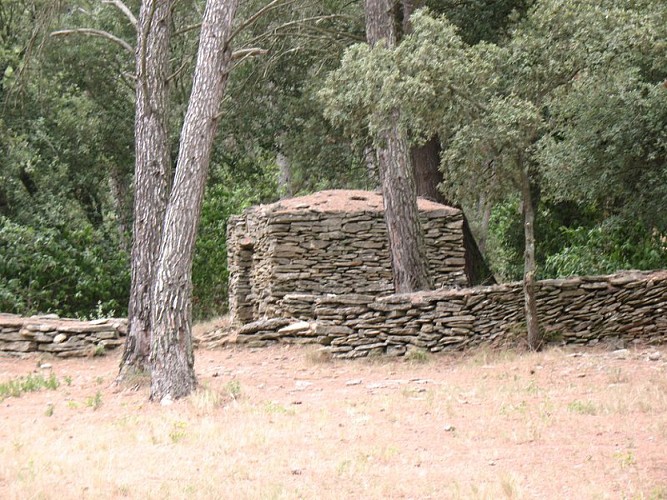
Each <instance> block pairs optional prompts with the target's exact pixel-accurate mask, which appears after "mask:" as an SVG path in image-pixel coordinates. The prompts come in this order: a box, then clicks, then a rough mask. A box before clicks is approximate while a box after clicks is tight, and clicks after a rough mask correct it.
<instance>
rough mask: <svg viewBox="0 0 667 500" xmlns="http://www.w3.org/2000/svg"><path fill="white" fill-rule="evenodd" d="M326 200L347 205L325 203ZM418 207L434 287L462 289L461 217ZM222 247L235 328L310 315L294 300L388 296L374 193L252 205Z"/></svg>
mask: <svg viewBox="0 0 667 500" xmlns="http://www.w3.org/2000/svg"><path fill="white" fill-rule="evenodd" d="M341 193H342V194H341ZM328 197H330V199H335V200H336V201H337V203H340V200H341V199H342V200H343V202H344V203H343V205H342V206H340V205H335V206H334V205H332V204H328V203H327V200H328V199H329V198H328ZM310 200H319V202H318V201H310ZM419 208H420V221H421V225H422V228H423V231H424V237H425V244H426V250H427V260H428V264H429V270H430V275H431V278H432V279H433V281H434V283H435V286H437V287H460V286H467V284H468V281H467V278H466V275H465V269H464V268H465V254H464V247H463V214H462V213H461V211H460V210H458V209H455V208H451V207H446V206H444V205H439V204H436V203H431V202H427V201H426V200H421V201H420V204H419ZM227 242H228V251H229V273H230V283H229V290H230V311H231V314H232V321H233V322H234V323H235V324H237V325H242V324H245V323H247V322H250V321H254V320H258V319H261V318H265V317H279V316H282V315H283V314H284V313H285V311H286V310H290V311H291V312H293V313H296V317H297V318H302V319H303V318H305V317H306V316H308V315H310V316H311V317H312V301H310V299H308V300H309V302H308V303H304V304H302V305H301V306H302V308H301V309H300V310H299V311H297V309H299V308H297V307H296V302H295V301H298V300H299V298H298V297H299V296H300V297H302V298H303V297H306V296H310V295H320V296H323V295H326V294H350V293H353V294H367V295H372V296H382V295H389V294H391V293H393V278H392V276H393V275H392V270H391V261H390V256H389V249H388V237H387V230H386V225H385V222H384V215H383V210H382V200H381V197H380V196H379V195H378V194H376V193H371V192H366V191H344V192H338V191H329V192H326V191H325V192H322V193H317V194H316V195H313V197H311V198H309V197H304V198H296V199H292V200H287V201H284V202H280V203H276V204H273V205H268V206H259V207H254V208H251V209H248V210H246V211H245V212H244V214H243V215H241V216H237V217H232V218H231V219H230V222H229V225H228V238H227Z"/></svg>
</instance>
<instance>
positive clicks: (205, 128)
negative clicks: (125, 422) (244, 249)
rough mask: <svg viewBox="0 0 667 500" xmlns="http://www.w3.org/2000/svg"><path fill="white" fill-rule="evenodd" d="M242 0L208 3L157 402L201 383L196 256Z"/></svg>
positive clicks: (176, 219)
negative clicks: (195, 334)
mask: <svg viewBox="0 0 667 500" xmlns="http://www.w3.org/2000/svg"><path fill="white" fill-rule="evenodd" d="M237 7H238V0H208V2H207V3H206V9H205V11H204V17H203V22H202V28H201V35H200V39H199V49H198V53H197V62H196V66H195V73H194V80H193V84H192V93H191V95H190V101H189V104H188V110H187V113H186V116H185V122H184V124H183V129H182V131H181V139H180V149H179V155H178V161H177V166H176V175H175V177H174V186H173V188H172V191H171V196H170V198H169V204H168V206H167V213H166V215H165V223H164V232H163V238H162V245H161V248H160V258H159V264H158V269H157V273H156V278H155V287H154V290H153V308H152V314H151V323H152V327H153V340H152V350H151V357H150V360H151V396H150V397H151V400H153V401H155V400H158V401H159V400H162V399H163V398H165V397H169V398H171V399H177V398H180V397H183V396H186V395H187V394H189V393H190V392H191V391H192V390H193V389H194V388H195V386H196V378H195V373H194V355H193V352H192V258H193V255H194V247H195V239H196V235H197V229H198V226H199V216H200V213H201V205H202V199H203V194H204V187H205V184H206V178H207V176H208V167H209V162H210V156H211V150H212V147H213V140H214V138H215V133H216V131H217V125H218V120H219V111H218V110H219V107H220V102H221V101H222V97H223V95H224V91H225V87H226V83H227V75H228V72H229V70H230V63H231V49H230V47H229V44H228V40H229V39H230V35H231V33H232V22H233V20H234V16H235V14H236V9H237Z"/></svg>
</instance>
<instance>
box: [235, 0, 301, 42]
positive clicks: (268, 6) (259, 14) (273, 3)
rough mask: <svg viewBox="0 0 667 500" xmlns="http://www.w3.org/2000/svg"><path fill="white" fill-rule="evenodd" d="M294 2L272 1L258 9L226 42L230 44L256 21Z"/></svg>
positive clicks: (287, 0) (289, 0)
mask: <svg viewBox="0 0 667 500" xmlns="http://www.w3.org/2000/svg"><path fill="white" fill-rule="evenodd" d="M295 1H296V0H272V1H271V2H269V3H268V4H266V5H265V6H264V7H262V8H261V9H259V10H258V11H257V12H255V13H254V14H253V15H252V16H250V17H249V18H248V19H246V20H245V21H243V22H242V23H241V24H240V25H239V26H238V27H237V28H236V29H235V30H234V31H233V32H232V34H231V35H230V36H229V40H227V43H228V44H231V42H232V40H233V39H234V37H235V36H236V35H238V34H239V33H241V32H242V31H243V30H244V29H246V28H248V27H249V26H252V25H253V24H255V23H256V22H257V20H258V19H260V18H261V17H262V16H263V15H264V14H266V13H268V12H270V11H272V10H274V9H277V8H280V7H283V6H285V5H289V4H291V3H294V2H295Z"/></svg>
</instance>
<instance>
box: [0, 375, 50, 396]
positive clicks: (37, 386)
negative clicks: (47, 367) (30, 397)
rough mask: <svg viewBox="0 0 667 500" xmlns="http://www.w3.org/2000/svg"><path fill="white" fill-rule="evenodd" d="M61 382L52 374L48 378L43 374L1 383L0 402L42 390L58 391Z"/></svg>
mask: <svg viewBox="0 0 667 500" xmlns="http://www.w3.org/2000/svg"><path fill="white" fill-rule="evenodd" d="M59 385H60V382H58V379H57V378H56V376H55V375H54V374H53V373H52V374H51V375H49V377H48V378H45V377H44V376H43V375H41V374H37V375H35V374H32V373H31V374H29V375H27V376H25V377H17V378H13V379H10V380H8V381H7V382H3V383H0V401H4V400H5V399H7V398H9V397H14V398H18V397H21V396H22V395H23V394H24V393H26V392H35V391H39V390H41V389H50V390H52V391H53V390H56V389H57V388H58V386H59Z"/></svg>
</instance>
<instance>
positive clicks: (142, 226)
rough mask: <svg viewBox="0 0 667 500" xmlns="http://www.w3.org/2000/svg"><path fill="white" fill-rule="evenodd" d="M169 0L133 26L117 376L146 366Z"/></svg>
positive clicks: (163, 203)
mask: <svg viewBox="0 0 667 500" xmlns="http://www.w3.org/2000/svg"><path fill="white" fill-rule="evenodd" d="M172 3H173V2H172V1H165V2H162V1H157V0H144V1H143V2H142V3H141V11H140V14H139V20H138V25H137V33H138V34H137V51H136V72H137V85H136V114H135V156H136V159H135V173H134V221H133V228H132V232H133V239H132V258H131V266H132V280H131V285H130V303H129V311H128V319H129V328H128V334H127V339H126V342H125V350H124V352H123V358H122V360H121V363H120V375H119V378H121V379H122V378H123V377H124V376H125V375H126V374H127V373H128V372H132V371H139V372H142V371H146V370H148V368H149V354H150V335H151V324H150V315H151V293H152V288H153V282H154V279H155V270H156V263H157V255H158V252H159V250H160V240H161V235H162V224H163V221H164V213H165V210H166V207H167V199H168V194H169V193H168V191H169V171H170V158H169V150H170V148H169V123H168V116H169V113H168V109H167V108H168V100H169V89H168V85H167V79H168V75H169V40H170V38H171V25H172V23H171V8H172Z"/></svg>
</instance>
